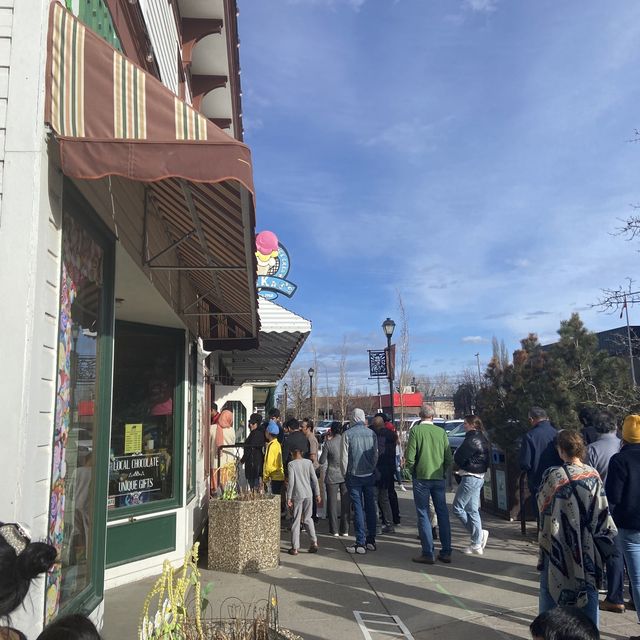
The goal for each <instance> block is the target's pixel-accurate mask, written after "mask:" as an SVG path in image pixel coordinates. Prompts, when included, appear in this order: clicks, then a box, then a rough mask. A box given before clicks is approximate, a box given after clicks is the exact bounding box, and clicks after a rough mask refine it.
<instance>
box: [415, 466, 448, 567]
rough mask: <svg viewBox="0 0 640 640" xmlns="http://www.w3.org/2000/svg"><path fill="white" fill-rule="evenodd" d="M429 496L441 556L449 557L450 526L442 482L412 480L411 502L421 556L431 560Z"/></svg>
mask: <svg viewBox="0 0 640 640" xmlns="http://www.w3.org/2000/svg"><path fill="white" fill-rule="evenodd" d="M429 496H431V499H432V500H433V506H434V508H435V510H436V515H437V516H438V529H439V531H440V542H441V543H442V555H445V556H448V555H451V524H450V522H449V510H448V509H447V498H446V493H445V481H444V480H418V479H417V478H414V479H413V500H414V502H415V503H416V513H417V515H418V533H419V534H420V542H421V543H422V555H423V556H428V557H430V558H433V556H434V549H433V534H432V533H431V522H430V520H429Z"/></svg>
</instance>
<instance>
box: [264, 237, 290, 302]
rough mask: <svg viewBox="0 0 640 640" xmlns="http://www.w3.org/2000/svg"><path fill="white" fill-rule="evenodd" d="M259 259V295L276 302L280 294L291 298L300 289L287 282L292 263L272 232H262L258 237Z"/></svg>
mask: <svg viewBox="0 0 640 640" xmlns="http://www.w3.org/2000/svg"><path fill="white" fill-rule="evenodd" d="M256 258H257V259H258V280H257V284H256V286H257V288H258V295H259V296H262V297H263V298H265V299H266V300H275V299H276V298H277V297H278V296H279V295H280V294H282V295H283V296H286V297H287V298H290V297H291V296H292V295H293V294H294V293H295V292H296V289H297V288H298V287H297V285H295V284H293V282H290V281H289V280H287V276H288V275H289V269H290V267H291V262H290V260H289V253H288V252H287V250H286V249H285V247H284V245H282V243H280V242H279V241H278V236H276V234H275V233H273V232H272V231H261V232H260V233H259V234H258V235H257V236H256Z"/></svg>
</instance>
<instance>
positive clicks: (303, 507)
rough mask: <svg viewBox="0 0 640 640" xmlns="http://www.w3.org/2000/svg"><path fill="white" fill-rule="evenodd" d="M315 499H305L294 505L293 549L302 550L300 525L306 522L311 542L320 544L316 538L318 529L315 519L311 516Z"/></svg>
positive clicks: (295, 502) (296, 501)
mask: <svg viewBox="0 0 640 640" xmlns="http://www.w3.org/2000/svg"><path fill="white" fill-rule="evenodd" d="M312 501H313V498H303V499H302V500H295V501H294V503H293V523H292V524H291V547H292V548H293V549H299V548H300V523H301V522H304V523H305V524H306V525H307V531H308V532H309V537H310V538H311V542H313V543H316V542H318V538H317V537H316V527H315V525H314V524H313V518H312V517H311V514H312V512H313V510H312V506H313V505H312Z"/></svg>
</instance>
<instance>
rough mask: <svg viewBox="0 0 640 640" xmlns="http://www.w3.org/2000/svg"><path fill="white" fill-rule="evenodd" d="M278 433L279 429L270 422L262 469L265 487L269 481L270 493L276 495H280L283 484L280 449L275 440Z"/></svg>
mask: <svg viewBox="0 0 640 640" xmlns="http://www.w3.org/2000/svg"><path fill="white" fill-rule="evenodd" d="M279 432H280V427H279V426H278V425H277V424H276V423H275V422H274V421H273V420H271V421H270V422H269V425H268V426H267V430H266V432H265V437H266V439H267V452H266V454H265V456H264V467H263V468H262V481H263V482H264V484H265V485H266V484H267V482H269V481H271V493H275V494H278V495H280V492H281V490H282V485H283V483H284V467H283V465H282V447H281V446H280V443H279V442H278V438H277V436H278V433H279Z"/></svg>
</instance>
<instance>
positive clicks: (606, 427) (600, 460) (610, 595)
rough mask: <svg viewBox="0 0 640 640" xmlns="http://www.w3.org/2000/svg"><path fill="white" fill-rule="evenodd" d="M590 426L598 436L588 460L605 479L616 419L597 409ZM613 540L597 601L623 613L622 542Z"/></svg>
mask: <svg viewBox="0 0 640 640" xmlns="http://www.w3.org/2000/svg"><path fill="white" fill-rule="evenodd" d="M593 426H594V427H595V430H596V432H597V433H598V439H597V440H596V441H595V442H592V443H591V444H590V445H589V446H588V447H587V463H588V464H589V465H590V466H592V467H593V468H594V469H595V470H596V471H597V472H598V473H599V474H600V477H601V478H602V483H603V484H604V482H605V481H606V479H607V472H608V471H609V461H610V460H611V458H612V456H614V455H615V454H616V453H618V452H619V451H620V438H618V434H617V433H616V431H617V425H616V421H615V418H614V417H613V415H612V414H611V413H610V412H609V411H598V412H596V413H595V414H594V415H593ZM614 542H615V544H616V547H617V548H618V553H617V554H616V555H613V556H611V557H609V558H607V560H606V567H607V597H606V598H605V599H604V600H602V601H601V602H600V609H601V610H602V611H611V612H613V613H624V610H625V605H624V560H623V557H622V545H621V542H620V539H619V537H618V536H616V537H615V539H614Z"/></svg>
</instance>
